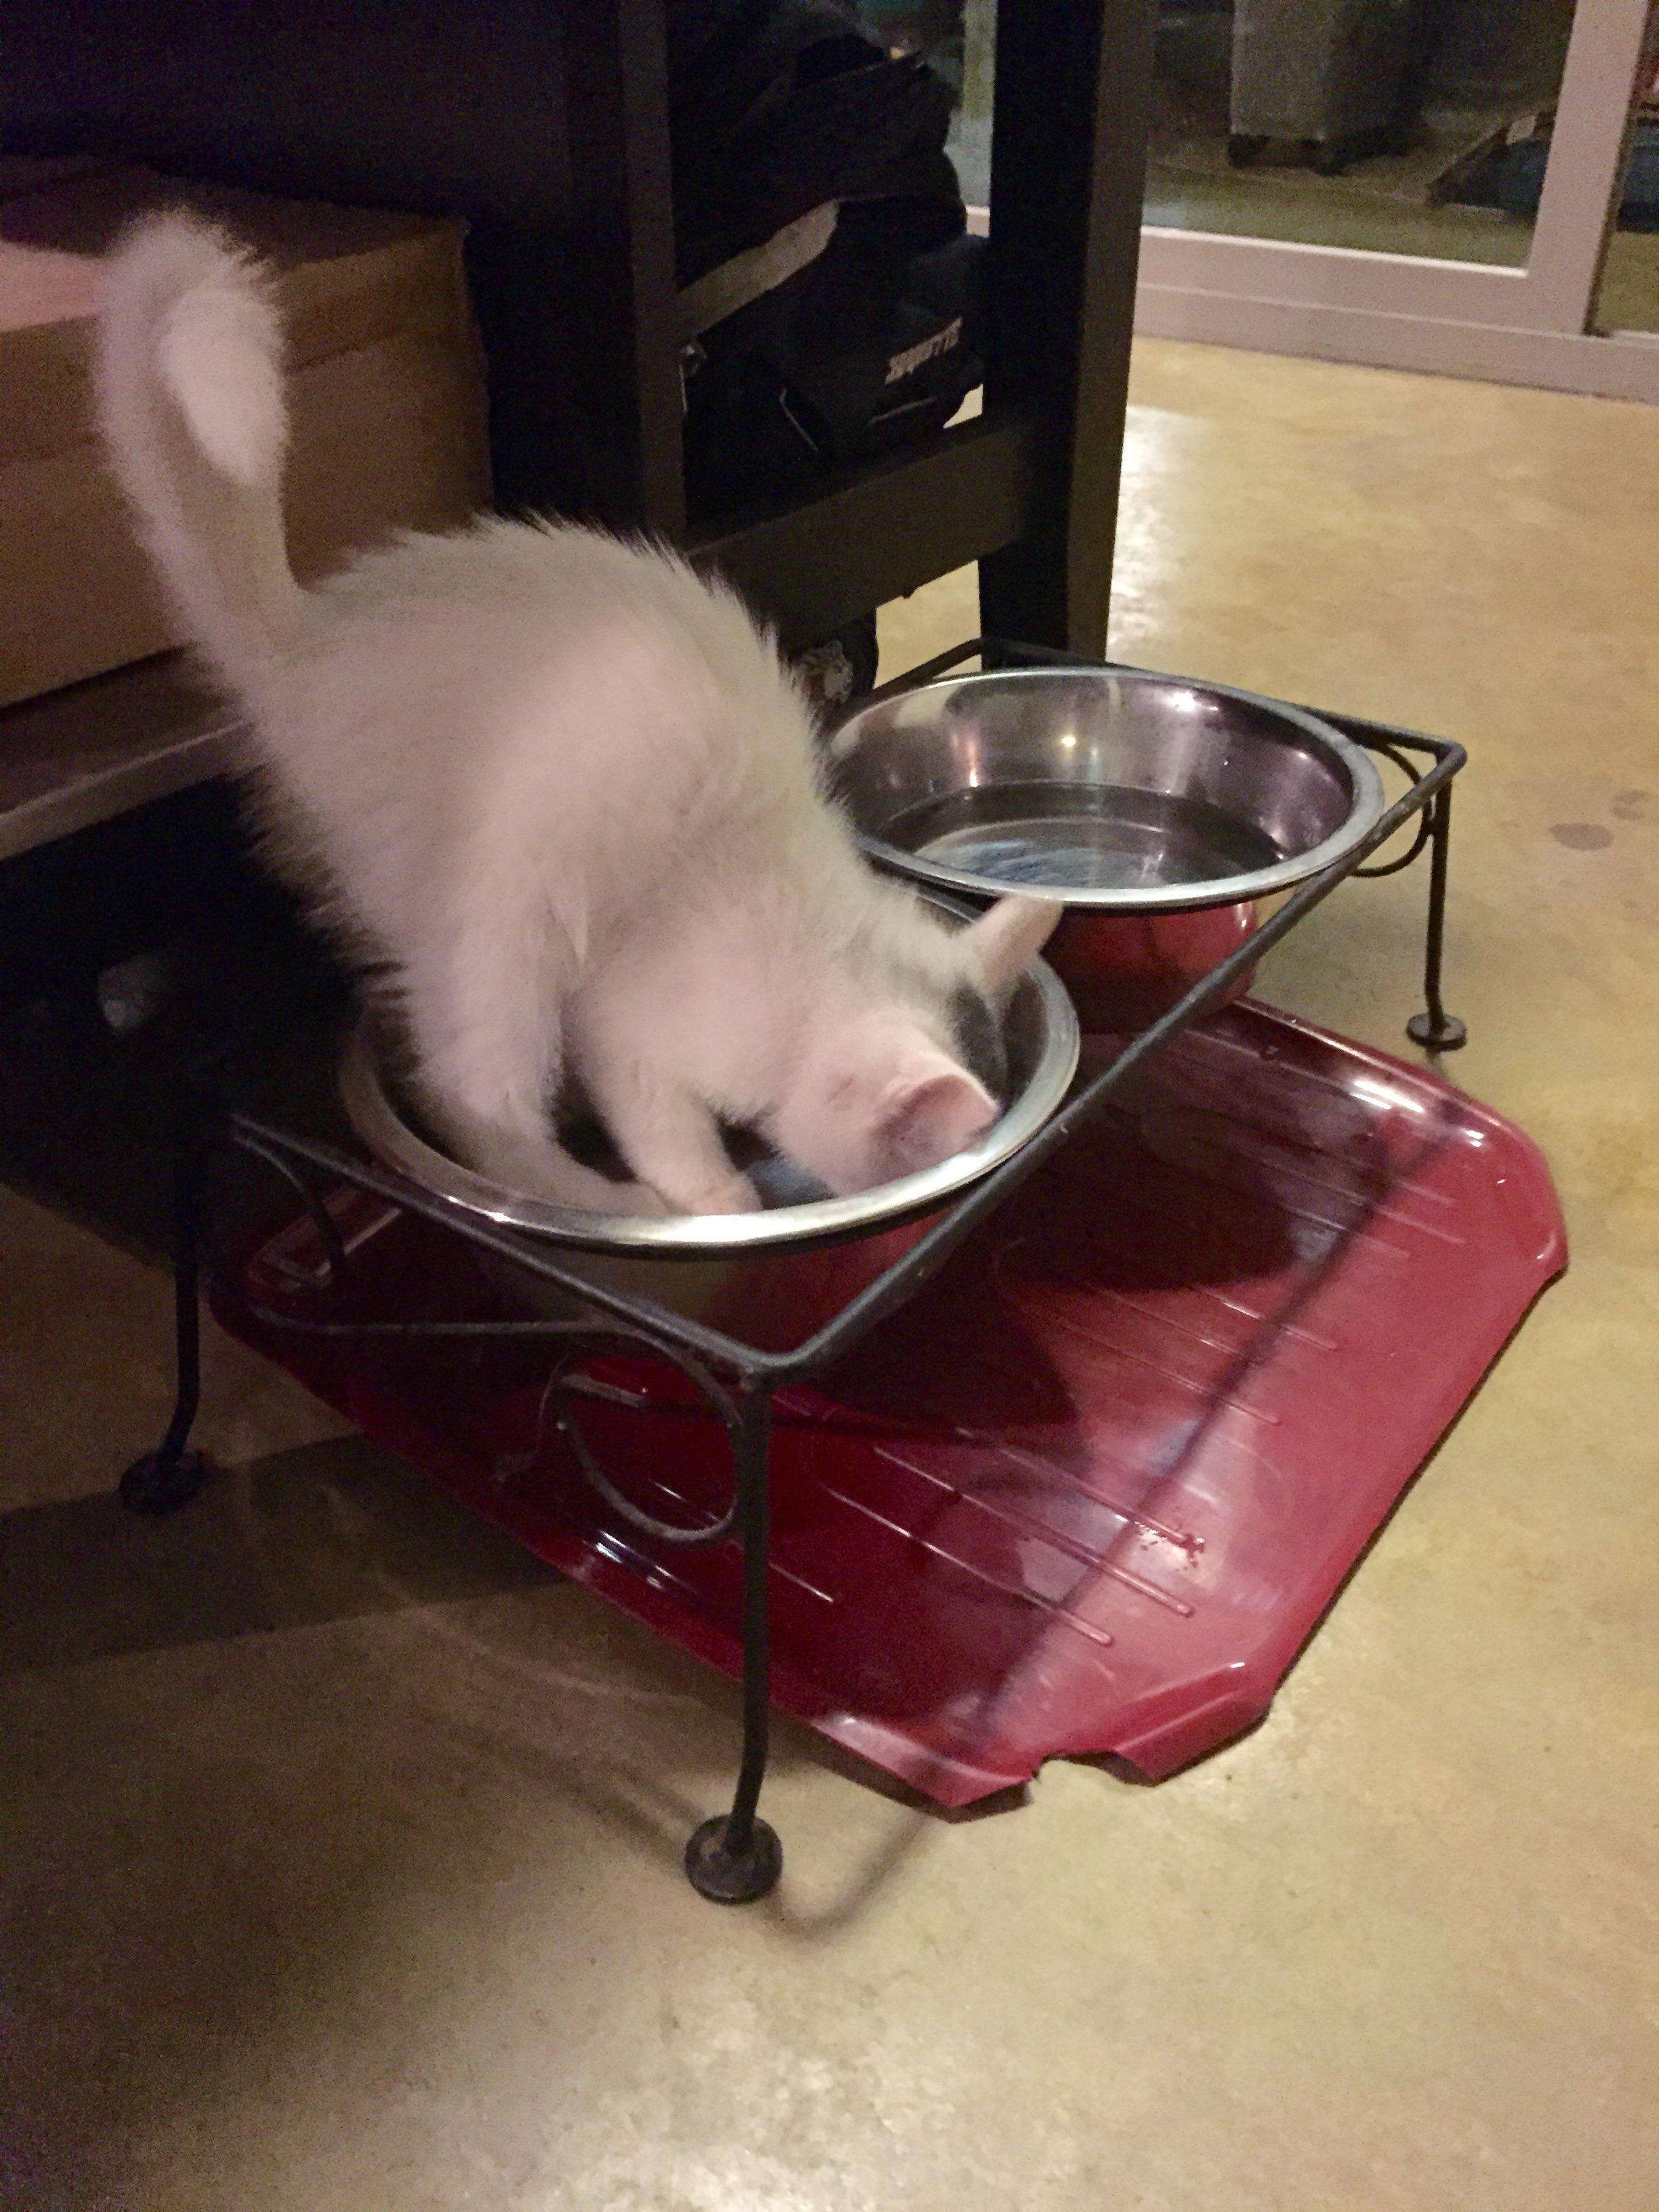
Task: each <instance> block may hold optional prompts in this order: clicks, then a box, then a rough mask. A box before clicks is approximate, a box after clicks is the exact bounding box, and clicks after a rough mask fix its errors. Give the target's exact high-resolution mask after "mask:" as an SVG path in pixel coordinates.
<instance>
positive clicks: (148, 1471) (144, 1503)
mask: <svg viewBox="0 0 1659 2212" xmlns="http://www.w3.org/2000/svg"><path fill="white" fill-rule="evenodd" d="M207 1478H208V1462H207V1461H206V1459H205V1458H204V1456H203V1455H202V1454H201V1453H200V1452H198V1451H169V1450H168V1449H167V1447H166V1446H165V1445H163V1446H162V1447H161V1449H160V1450H159V1451H153V1452H146V1453H145V1454H144V1455H143V1458H142V1459H136V1460H134V1462H132V1465H131V1467H130V1468H127V1469H126V1470H125V1473H124V1474H123V1475H122V1477H121V1480H120V1481H119V1483H118V1485H117V1486H116V1488H117V1494H118V1497H119V1498H120V1500H121V1503H122V1504H123V1505H125V1507H126V1509H127V1510H128V1511H129V1512H130V1513H149V1514H156V1515H159V1514H162V1513H172V1512H174V1511H176V1510H177V1509H178V1508H179V1506H180V1505H188V1504H189V1503H190V1501H191V1498H194V1497H195V1495H196V1493H197V1491H198V1490H199V1489H200V1488H201V1487H202V1485H203V1484H204V1482H205V1481H206V1480H207Z"/></svg>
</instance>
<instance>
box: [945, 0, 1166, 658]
mask: <svg viewBox="0 0 1659 2212" xmlns="http://www.w3.org/2000/svg"><path fill="white" fill-rule="evenodd" d="M1153 25H1154V10H1153V0H1097V5H1094V6H1085V5H1081V4H1079V0H1001V4H1000V6H999V8H998V10H997V57H996V88H995V105H994V119H993V125H992V139H991V252H990V256H989V262H990V266H989V270H988V283H987V303H988V304H987V323H988V331H987V363H986V380H985V401H986V405H987V409H997V408H1000V407H1002V406H1004V405H1008V406H1012V407H1013V408H1016V409H1018V410H1020V411H1022V412H1024V413H1025V414H1026V416H1027V417H1028V419H1029V420H1030V422H1031V424H1032V428H1033V431H1034V435H1035V439H1036V483H1035V485H1034V487H1033V507H1032V511H1031V514H1030V521H1029V524H1028V526H1027V528H1026V530H1025V531H1024V533H1023V535H1022V536H1021V537H1020V538H1019V539H1018V542H1017V543H1015V544H1012V545H1009V546H1007V547H1006V548H1005V549H1004V550H1001V551H1000V552H996V553H994V554H991V555H990V556H988V557H987V558H985V559H983V560H981V562H980V615H981V629H983V631H984V632H985V634H986V635H987V636H992V637H1014V638H1020V639H1023V640H1024V641H1027V642H1029V643H1030V644H1033V645H1048V646H1058V647H1066V648H1067V649H1069V650H1070V651H1072V652H1075V653H1091V654H1094V653H1102V652H1103V651H1104V649H1105V643H1106V611H1107V602H1108V599H1109V596H1110V592H1111V580H1112V543H1113V538H1114V535H1115V528H1116V522H1117V496H1118V472H1119V469H1120V466H1121V459H1122V451H1123V423H1124V415H1125V410H1126V408H1127V398H1128V368H1129V339H1130V333H1131V331H1133V325H1134V295H1135V273H1136V265H1137V262H1138V258H1139V247H1140V216H1141V202H1142V197H1143V193H1144V191H1145V185H1146V118H1147V116H1148V113H1149V112H1150V108H1151V100H1152V33H1153Z"/></svg>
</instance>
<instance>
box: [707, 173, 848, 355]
mask: <svg viewBox="0 0 1659 2212" xmlns="http://www.w3.org/2000/svg"><path fill="white" fill-rule="evenodd" d="M839 213H840V204H839V202H837V201H836V200H825V201H824V202H823V204H822V205H821V206H818V207H815V208H809V209H808V210H807V211H806V213H805V215H803V216H796V218H795V220H794V222H787V223H785V225H784V226H783V228H782V229H781V230H775V231H774V232H773V234H772V235H771V237H770V238H768V239H764V240H762V242H761V244H760V245H758V246H750V247H749V248H748V249H747V251H746V252H743V253H734V254H733V255H732V258H731V259H730V260H729V261H722V262H721V263H720V265H719V267H718V268H715V269H711V270H708V273H707V275H706V276H699V277H698V278H697V280H696V283H694V284H688V285H687V286H686V288H685V289H684V291H683V292H682V293H681V294H680V295H679V311H680V337H681V339H682V341H683V342H684V341H688V340H690V339H691V338H695V337H702V333H703V332H704V331H712V330H713V329H714V325H715V324H716V323H723V322H725V321H726V318H727V317H728V316H730V315H735V314H736V313H737V312H738V308H739V307H748V306H749V304H750V301H754V300H758V299H760V298H762V297H763V295H764V294H766V293H768V292H775V290H776V289H777V288H778V286H779V285H780V284H786V283H788V281H789V279H790V278H791V277H792V276H799V273H800V271H801V270H803V269H805V268H806V267H807V266H808V264H810V263H811V262H814V261H816V260H817V258H818V256H819V254H820V253H822V252H823V249H824V247H825V246H828V245H829V240H831V238H833V237H834V235H835V231H836V217H837V216H838V215H839Z"/></svg>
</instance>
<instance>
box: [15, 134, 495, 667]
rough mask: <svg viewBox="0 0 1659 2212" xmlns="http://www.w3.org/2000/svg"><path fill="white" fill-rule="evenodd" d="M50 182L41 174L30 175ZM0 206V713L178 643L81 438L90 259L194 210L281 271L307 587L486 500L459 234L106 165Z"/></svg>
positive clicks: (293, 515)
mask: <svg viewBox="0 0 1659 2212" xmlns="http://www.w3.org/2000/svg"><path fill="white" fill-rule="evenodd" d="M42 167H43V169H44V168H45V167H46V165H42ZM3 181H4V184H5V185H6V187H7V190H6V191H3V192H0V706H3V705H6V704H8V703H9V702H13V701H15V700H19V699H28V698H33V697H34V696H37V695H38V694H40V693H41V692H44V691H49V690H56V689H57V688H58V686H59V685H61V684H72V683H76V682H78V681H79V680H81V679H82V678H85V677H89V676H96V675H99V674H101V673H102V672H103V671H106V670H108V669H112V668H118V667H120V666H123V665H125V664H126V663H127V662H129V661H133V660H137V659H142V658H143V657H144V656H145V655H147V654H149V653H157V652H160V651H161V650H163V649H164V648H165V647H168V646H171V645H176V644H178V643H179V637H178V635H177V634H176V630H175V627H174V625H173V622H172V620H171V617H169V616H168V614H167V611H166V610H165V609H164V608H163V606H162V605H161V600H160V598H159V595H158V594H157V592H156V590H155V586H154V584H153V583H152V581H151V579H150V574H149V565H148V563H147V562H146V560H145V558H144V556H143V554H142V553H141V552H140V550H139V549H138V546H137V544H136V542H135V540H134V538H133V534H132V530H131V524H130V522H129V520H128V517H127V511H126V508H125V503H124V502H123V501H122V498H121V495H120V493H119V491H118V489H117V488H116V485H115V483H114V482H113V480H112V477H111V476H110V474H109V472H108V471H107V469H106V467H105V465H104V462H103V459H102V455H101V453H100V449H99V447H98V443H97V440H96V435H95V432H94V423H93V415H92V398H91V358H92V353H91V348H92V315H93V312H94V301H95V296H96V284H97V274H98V262H97V257H98V256H99V255H100V253H101V252H103V251H104V250H105V248H106V246H108V245H109V243H110V242H111V240H112V239H113V238H114V237H115V236H116V235H117V234H118V233H119V231H120V230H121V229H122V228H123V227H124V226H125V223H127V222H129V221H131V218H132V217H133V216H135V215H137V214H138V213H140V212H141V211H143V210H148V209H151V208H156V207H176V206H181V205H188V206H191V207H194V208H197V209H198V210H201V211H203V212H204V213H205V214H208V215H210V216H214V217H216V219H217V220H219V221H220V222H223V223H224V224H225V225H226V226H227V227H228V228H229V229H231V230H232V231H234V233H235V234H237V235H238V236H239V237H240V238H242V239H244V240H246V241H247V243H248V244H249V245H250V246H252V247H253V248H254V249H255V251H256V252H258V253H259V254H260V256H261V257H262V258H264V260H265V261H267V262H268V263H269V264H270V265H271V267H272V268H273V269H274V270H275V271H276V294H277V299H278V301H279V303H280V306H281V308H282V313H283V320H284V323H285V325H286V326H287V331H288V337H289V365H290V385H289V404H290V406H291V409H292V411H293V422H294V436H293V442H292V446H291V448H290V453H289V466H288V479H287V484H286V489H285V505H286V511H287V518H288V530H289V547H290V550H291V553H292V556H293V558H294V562H295V568H296V569H297V570H298V572H299V573H300V574H301V575H302V576H307V575H315V574H321V573H325V572H326V571H327V570H328V569H330V568H333V567H335V566H337V564H338V562H340V560H341V558H342V557H343V556H344V555H345V554H346V553H348V552H349V551H351V550H354V549H358V548H362V547H363V546H367V545H372V544H376V543H377V542H379V541H380V539H382V538H385V537H386V535H387V534H388V533H389V532H392V531H393V530H395V529H400V528H411V529H441V528H442V527H444V526H446V525H447V524H450V523H453V522H457V521H459V520H463V519H465V517H466V516H468V515H469V514H471V513H474V512H476V510H477V508H479V507H483V506H484V505H486V504H487V503H488V499H489V464H488V448H487V444H486V420H485V400H484V384H483V360H482V356H481V354H480V352H479V349H478V343H477V335H476V333H475V331H474V330H473V326H472V321H471V313H470V311H469V308H468V304H467V297H466V289H465V281H464V278H463V276H462V270H461V255H460V240H461V234H460V231H459V227H458V226H456V225H454V224H450V223H440V222H429V221H427V220H425V219H422V218H419V217H415V216H398V215H385V214H374V213H369V212H367V211H365V210H357V209H346V208H333V207H323V206H319V205H313V204H307V203H302V202H299V201H292V200H275V199H269V198H264V197H259V196H258V195H255V194H252V193H248V192H239V191H220V190H208V189H204V188H203V187H200V186H197V185H179V184H175V183H173V182H172V181H170V180H169V179H165V178H162V177H160V176H156V175H155V174H153V173H149V172H148V171H144V170H139V169H132V168H116V167H94V168H92V169H87V168H84V167H82V168H81V169H79V170H78V171H76V172H72V173H70V174H69V175H67V176H65V175H64V174H63V173H62V167H61V165H60V166H59V167H58V173H57V174H56V175H55V176H53V177H52V178H51V179H50V180H49V181H47V182H46V183H45V184H44V185H41V186H40V188H38V189H35V190H33V191H29V190H21V191H20V190H19V189H18V185H19V181H20V179H19V177H18V175H17V169H16V164H15V163H13V164H10V165H9V172H8V174H7V175H6V177H5V179H4V180H3Z"/></svg>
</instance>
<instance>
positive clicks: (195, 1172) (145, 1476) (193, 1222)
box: [118, 1133, 208, 1514]
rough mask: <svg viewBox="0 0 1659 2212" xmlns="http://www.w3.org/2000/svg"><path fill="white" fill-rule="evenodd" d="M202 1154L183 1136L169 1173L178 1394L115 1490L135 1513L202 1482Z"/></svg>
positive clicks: (179, 1501)
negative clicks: (197, 1435)
mask: <svg viewBox="0 0 1659 2212" xmlns="http://www.w3.org/2000/svg"><path fill="white" fill-rule="evenodd" d="M206 1172H207V1160H206V1155H205V1153H204V1150H203V1147H202V1145H201V1142H200V1140H199V1138H198V1137H197V1136H196V1135H195V1134H194V1133H192V1134H191V1135H189V1136H187V1137H186V1138H185V1140H184V1141H183V1142H182V1143H181V1145H180V1146H179V1157H178V1160H177V1162H176V1164H175V1165H174V1168H173V1345H174V1353H175V1358H176V1361H177V1365H176V1369H175V1373H176V1375H177V1377H178V1384H177V1395H175V1397H174V1399H173V1418H172V1419H171V1420H169V1421H168V1423H167V1434H166V1436H164V1437H162V1439H161V1443H159V1444H158V1445H157V1446H156V1448H155V1450H154V1451H153V1452H146V1453H145V1454H144V1455H143V1458H142V1459H136V1460H134V1462H132V1465H131V1467H130V1468H127V1470H126V1472H125V1474H123V1475H122V1477H121V1480H120V1482H119V1484H118V1494H119V1497H120V1500H121V1503H122V1504H123V1505H125V1506H126V1507H127V1508H128V1509H129V1510H131V1511H132V1512H134V1513H151V1514H159V1513H171V1512H173V1511H174V1510H176V1509H177V1508H178V1507H179V1506H180V1505H184V1504H188V1503H189V1501H190V1500H191V1498H194V1497H195V1495H196V1493H197V1491H198V1490H199V1489H200V1488H201V1486H202V1485H203V1483H204V1481H205V1480H207V1474H208V1462H207V1461H206V1460H205V1459H204V1457H203V1455H202V1454H201V1453H200V1452H198V1451H192V1450H191V1449H190V1432H191V1429H192V1428H193V1427H194V1426H195V1423H196V1412H197V1407H198V1406H199V1405H200V1404H201V1401H202V1309H201V1296H200V1293H201V1232H202V1202H203V1183H204V1177H205V1175H206Z"/></svg>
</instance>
